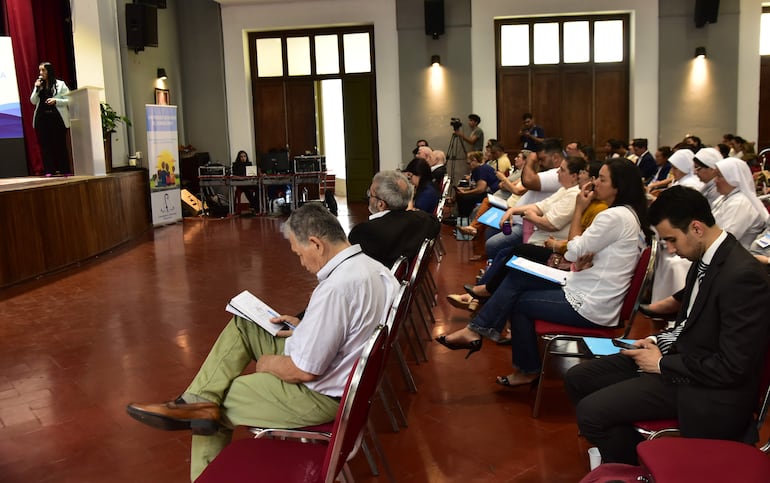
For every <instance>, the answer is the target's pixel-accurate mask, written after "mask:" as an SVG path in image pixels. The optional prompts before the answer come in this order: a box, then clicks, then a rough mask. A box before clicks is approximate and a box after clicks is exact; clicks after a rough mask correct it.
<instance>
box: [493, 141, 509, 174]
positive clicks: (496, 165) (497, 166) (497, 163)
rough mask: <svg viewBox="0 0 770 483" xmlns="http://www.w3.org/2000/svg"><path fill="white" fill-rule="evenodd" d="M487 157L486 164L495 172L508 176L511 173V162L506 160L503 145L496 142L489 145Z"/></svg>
mask: <svg viewBox="0 0 770 483" xmlns="http://www.w3.org/2000/svg"><path fill="white" fill-rule="evenodd" d="M489 156H490V157H489V161H487V164H488V165H490V166H492V168H493V169H494V170H495V171H499V172H501V173H503V174H504V175H505V176H508V173H509V172H510V171H511V160H510V159H508V153H506V152H505V148H503V145H502V144H500V143H499V142H497V141H494V142H491V143H489Z"/></svg>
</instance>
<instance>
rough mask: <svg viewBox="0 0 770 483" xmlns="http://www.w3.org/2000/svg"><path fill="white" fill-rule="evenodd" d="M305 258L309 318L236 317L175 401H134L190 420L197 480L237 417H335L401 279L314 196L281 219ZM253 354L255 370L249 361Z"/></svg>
mask: <svg viewBox="0 0 770 483" xmlns="http://www.w3.org/2000/svg"><path fill="white" fill-rule="evenodd" d="M282 231H283V233H284V236H285V237H286V238H287V239H288V241H289V244H290V245H291V249H292V251H293V252H294V253H296V254H297V255H299V257H300V263H302V265H303V266H304V267H305V268H306V269H307V270H308V271H309V272H311V273H313V274H315V275H316V276H317V277H318V286H317V287H316V288H315V290H314V291H313V294H312V295H311V297H310V301H309V302H308V305H307V310H306V311H305V313H304V317H303V318H302V320H299V319H297V318H296V317H292V316H290V315H280V316H278V317H275V318H274V319H272V320H271V321H272V322H274V323H276V324H280V323H282V322H284V321H286V322H289V323H290V324H292V325H293V326H294V327H295V328H294V329H293V330H282V331H280V332H278V334H277V335H276V336H272V335H270V333H269V332H267V331H266V330H264V329H262V328H261V327H260V326H259V325H257V324H255V323H254V322H251V321H248V320H246V319H242V318H240V317H237V316H236V317H233V318H232V319H231V320H230V322H229V323H228V324H227V325H226V326H225V328H224V329H223V330H222V333H221V334H220V335H219V338H218V339H217V341H216V342H215V343H214V346H213V347H212V348H211V351H210V352H209V355H208V357H207V358H206V360H205V362H204V363H203V365H202V366H201V368H200V370H199V371H198V374H197V375H196V376H195V377H194V378H193V380H192V383H191V384H190V386H189V387H188V388H187V389H186V390H185V391H184V392H183V393H182V395H181V396H180V397H178V398H177V399H176V400H174V401H169V402H165V403H161V404H140V403H131V404H129V405H128V408H127V411H128V413H129V415H131V416H132V417H133V418H135V419H137V420H139V421H141V422H143V423H145V424H148V425H150V426H153V427H156V428H159V429H165V430H178V429H192V433H193V435H194V436H193V441H192V455H191V459H190V473H191V477H192V480H195V478H197V477H198V475H199V474H200V473H201V472H202V471H203V470H204V468H205V467H206V465H208V464H209V463H210V462H211V461H212V460H213V459H214V457H216V455H217V454H218V453H219V452H220V451H221V450H222V448H224V447H225V446H226V445H227V444H228V443H229V442H230V439H231V438H232V429H233V427H234V426H259V427H268V428H286V427H300V426H310V425H317V424H322V423H325V422H328V421H332V420H333V419H334V417H335V414H336V413H337V407H338V405H339V400H340V397H341V396H342V393H343V391H344V389H345V384H346V382H347V379H348V375H349V374H350V371H351V370H352V369H353V366H354V364H355V362H356V359H357V358H358V356H359V354H360V353H361V350H362V349H363V346H364V344H365V343H366V342H367V340H369V337H370V336H371V335H372V333H373V331H374V329H375V328H376V327H377V325H378V324H381V323H384V321H385V316H386V314H387V311H388V308H389V307H390V304H391V302H392V300H393V297H394V296H395V293H396V290H397V289H398V282H397V281H396V279H395V278H394V277H393V275H391V273H390V271H389V270H388V269H387V268H386V267H384V266H383V265H382V264H381V263H379V262H377V261H375V260H372V259H371V258H369V257H368V256H366V255H364V254H363V253H362V252H361V247H358V246H351V245H350V244H349V243H348V240H347V238H346V237H345V232H344V231H343V230H342V227H341V226H340V223H339V221H337V218H336V217H334V215H332V214H331V213H329V211H328V210H327V209H326V208H324V207H323V206H321V205H320V204H317V203H308V204H306V205H303V206H301V207H300V208H298V209H297V210H296V211H294V213H292V214H291V216H290V217H289V219H288V220H287V221H286V223H284V225H283V226H282ZM252 361H256V370H249V371H247V373H245V374H243V371H244V369H246V367H247V366H249V365H250V364H251V363H252Z"/></svg>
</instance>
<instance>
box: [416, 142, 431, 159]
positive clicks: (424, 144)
mask: <svg viewBox="0 0 770 483" xmlns="http://www.w3.org/2000/svg"><path fill="white" fill-rule="evenodd" d="M423 146H425V147H430V145H429V144H428V141H426V140H425V139H418V140H417V142H416V143H415V144H414V149H413V150H412V156H417V151H419V150H420V148H421V147H423Z"/></svg>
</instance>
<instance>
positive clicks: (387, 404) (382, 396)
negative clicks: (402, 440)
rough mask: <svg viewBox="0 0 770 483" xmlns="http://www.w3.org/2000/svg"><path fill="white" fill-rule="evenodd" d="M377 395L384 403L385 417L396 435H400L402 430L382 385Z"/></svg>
mask: <svg viewBox="0 0 770 483" xmlns="http://www.w3.org/2000/svg"><path fill="white" fill-rule="evenodd" d="M383 382H384V381H383ZM377 395H378V396H379V397H380V401H382V407H383V408H385V415H386V416H387V417H388V420H389V421H390V427H391V428H392V429H393V432H394V433H398V432H399V431H400V430H401V428H400V427H399V425H398V421H396V417H395V416H394V415H393V410H392V409H391V408H390V401H389V400H388V395H387V394H385V390H384V389H383V388H382V384H380V387H378V388H377Z"/></svg>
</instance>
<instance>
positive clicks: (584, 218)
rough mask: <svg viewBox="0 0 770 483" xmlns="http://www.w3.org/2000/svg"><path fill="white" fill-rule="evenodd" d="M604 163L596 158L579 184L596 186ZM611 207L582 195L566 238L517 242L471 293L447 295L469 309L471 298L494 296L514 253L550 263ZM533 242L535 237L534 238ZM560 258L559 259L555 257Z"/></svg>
mask: <svg viewBox="0 0 770 483" xmlns="http://www.w3.org/2000/svg"><path fill="white" fill-rule="evenodd" d="M603 165H604V163H603V162H602V161H594V162H592V163H590V164H589V166H588V171H587V172H586V171H581V172H580V174H579V175H578V185H579V186H580V187H581V190H588V191H590V190H591V189H592V186H593V185H592V184H591V183H592V182H593V180H594V179H596V177H597V176H599V170H600V169H601V167H602V166H603ZM582 203H588V205H587V206H583V204H582ZM606 209H607V204H606V203H605V202H604V201H601V200H598V199H593V200H591V201H590V202H587V201H586V198H585V196H580V195H578V196H577V198H576V206H575V210H574V214H573V216H572V222H571V223H570V226H569V234H568V236H567V237H566V238H560V239H557V238H555V237H554V236H553V235H550V236H549V237H548V239H547V240H545V242H544V244H543V246H540V245H532V244H530V243H527V244H523V245H517V246H513V247H509V248H506V249H503V250H501V251H499V252H498V253H497V255H496V256H495V258H494V259H493V260H492V264H491V265H489V267H487V269H486V271H485V272H484V274H483V275H482V276H481V279H480V280H479V281H478V283H477V284H476V285H475V286H473V287H470V288H468V287H466V291H467V292H468V293H467V294H451V295H448V296H447V298H448V299H449V300H450V303H451V304H452V305H454V306H455V307H458V308H463V309H469V306H468V305H469V304H470V302H471V301H473V300H475V302H476V303H475V304H474V306H477V305H479V304H480V303H481V302H480V301H482V300H484V299H485V298H488V297H489V296H490V295H492V294H493V293H494V292H495V290H496V289H497V287H498V286H499V285H500V283H501V282H502V281H503V279H504V278H505V273H506V268H507V267H506V266H505V264H506V262H508V260H509V259H510V258H511V256H513V255H516V256H519V257H523V258H526V259H528V260H532V261H534V262H537V263H540V264H546V263H547V262H548V261H549V259H550V258H551V256H552V255H554V254H558V255H559V256H563V255H564V254H565V253H566V251H567V243H568V242H569V240H572V239H573V238H575V237H576V236H578V235H582V234H583V232H584V231H585V230H586V229H587V228H588V227H589V226H590V225H591V223H592V222H593V220H594V218H595V217H596V215H598V214H599V213H600V212H602V211H604V210H606ZM530 241H531V240H530ZM554 258H555V259H556V260H557V261H560V260H558V258H556V257H554Z"/></svg>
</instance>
